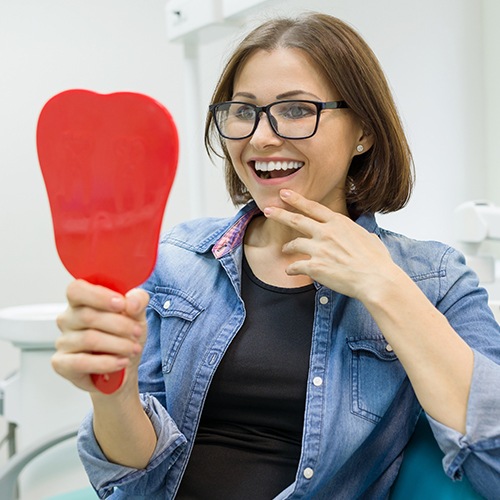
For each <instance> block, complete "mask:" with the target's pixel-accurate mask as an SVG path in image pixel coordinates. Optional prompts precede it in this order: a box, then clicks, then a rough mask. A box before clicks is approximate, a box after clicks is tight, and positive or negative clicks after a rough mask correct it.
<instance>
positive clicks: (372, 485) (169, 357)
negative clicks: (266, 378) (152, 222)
mask: <svg viewBox="0 0 500 500" xmlns="http://www.w3.org/2000/svg"><path fill="white" fill-rule="evenodd" d="M256 214H258V209H257V208H256V206H255V205H254V204H253V203H250V204H248V205H246V206H245V207H243V208H242V210H240V212H239V213H238V214H237V216H236V217H235V218H233V219H232V220H227V219H212V218H207V219H200V220H196V221H191V222H188V223H185V224H182V225H179V226H177V227H175V228H174V229H173V230H171V231H170V232H169V233H168V234H166V235H165V236H164V237H163V238H162V240H161V242H160V247H159V254H158V260H157V264H156V268H155V270H154V272H153V274H152V275H151V276H150V278H149V279H148V281H147V282H146V283H145V284H144V285H143V286H144V288H145V289H146V290H147V291H148V292H149V294H150V303H149V306H148V309H147V318H148V327H149V329H148V340H147V343H146V345H145V348H144V353H143V357H142V361H141V365H140V368H139V380H140V382H139V384H140V392H141V398H142V402H143V406H144V410H145V412H146V414H147V415H148V416H149V417H150V419H151V421H152V424H153V426H154V428H155V431H156V433H157V436H158V442H157V447H156V450H155V452H154V454H153V456H152V459H151V461H150V463H149V464H148V466H147V467H146V468H145V469H131V468H128V467H123V466H120V465H116V464H113V463H110V462H108V461H107V460H106V458H105V456H104V455H103V453H102V451H101V450H100V448H99V446H98V444H97V442H96V440H95V437H94V434H93V431H92V415H91V414H90V415H89V416H88V417H87V418H86V419H85V421H84V422H83V424H82V426H81V429H80V433H79V440H78V447H79V452H80V456H81V458H82V461H83V463H84V466H85V468H86V470H87V473H88V475H89V478H90V480H91V483H92V484H93V486H94V488H95V489H96V491H97V493H98V495H99V496H100V498H107V497H108V496H109V497H111V498H113V499H115V498H116V499H121V498H127V499H130V498H147V499H149V500H154V499H158V500H160V499H162V500H165V499H172V498H174V497H175V493H176V491H177V489H178V487H179V484H180V481H181V479H182V474H183V471H184V470H185V468H186V465H187V462H188V460H189V456H190V452H191V449H192V446H193V443H194V439H195V435H196V431H197V426H198V423H199V420H200V416H201V412H202V409H203V403H204V400H205V397H206V395H207V391H208V388H209V385H210V381H211V379H212V377H213V375H214V372H215V370H216V369H217V366H218V364H219V362H220V360H221V358H222V356H224V352H225V351H226V349H227V348H228V346H229V344H230V342H231V340H232V339H233V338H234V336H235V335H236V334H237V333H238V330H239V329H240V327H241V325H242V324H243V321H244V318H245V305H244V303H243V301H242V299H241V296H240V284H241V268H242V253H243V246H242V242H243V236H244V233H245V229H246V227H247V225H248V223H249V221H250V220H251V218H252V217H254V216H255V215H256ZM356 222H357V223H358V224H359V225H361V226H362V227H364V228H365V229H366V230H368V231H370V232H372V233H375V234H377V235H378V236H379V238H380V239H381V240H382V242H383V243H384V244H385V245H386V247H387V248H388V249H389V251H390V253H391V255H392V258H393V260H394V261H395V263H396V264H397V265H399V266H400V267H401V268H402V269H403V270H404V271H405V272H406V273H407V274H408V275H409V276H410V277H411V278H412V279H413V281H414V282H415V283H416V284H417V285H418V286H419V287H420V289H421V290H422V291H423V293H424V294H425V295H426V296H427V297H428V299H429V300H430V301H431V302H432V303H433V304H434V305H435V306H436V308H437V309H438V310H439V311H441V313H443V314H444V315H445V316H446V317H447V319H448V321H449V322H450V324H451V326H452V327H453V328H454V329H455V331H456V332H457V333H458V334H459V335H460V336H461V337H462V338H464V339H465V341H466V342H467V343H468V344H469V345H470V346H471V347H472V348H473V351H474V370H473V380H472V389H471V393H470V397H469V404H468V413H467V423H466V434H465V435H461V434H459V433H458V432H456V431H454V430H453V429H450V428H448V427H446V426H444V425H442V424H441V423H439V422H436V421H434V420H433V419H432V418H431V417H428V419H429V421H430V424H431V427H432V430H433V432H434V435H435V437H436V439H437V441H438V443H439V445H440V447H441V448H442V450H443V451H444V453H445V456H444V459H443V466H444V469H445V472H446V473H447V474H448V475H449V476H450V477H452V478H454V479H459V478H460V477H461V475H462V474H463V473H465V474H466V475H467V477H468V478H469V480H470V482H471V483H472V484H473V485H474V486H475V488H476V489H477V490H478V491H479V492H480V493H481V494H482V495H483V496H485V497H486V498H498V496H496V497H495V495H498V492H499V491H500V390H499V387H500V364H499V363H500V327H499V325H498V324H497V323H496V321H495V320H494V317H493V315H492V313H491V311H490V309H489V307H488V305H487V293H486V291H485V290H484V289H482V288H480V287H478V280H477V277H476V275H475V274H474V273H473V272H472V271H471V270H470V269H469V268H467V267H466V265H465V262H464V258H463V256H462V255H461V254H460V253H459V252H457V251H456V250H454V249H452V248H450V247H448V246H445V245H443V244H441V243H437V242H420V241H415V240H411V239H409V238H406V237H404V236H401V235H398V234H395V233H392V232H389V231H386V230H383V229H381V228H379V227H378V226H377V223H376V221H375V218H374V216H373V215H371V214H365V215H362V216H361V217H359V218H358V220H357V221H356ZM315 287H316V302H315V312H314V326H313V333H312V348H311V354H310V364H309V376H308V385H307V394H306V409H305V418H304V429H303V439H302V452H301V457H300V462H299V466H298V470H297V475H296V480H295V481H294V483H293V484H291V485H290V486H289V487H288V488H286V489H285V490H284V491H283V492H282V493H280V494H279V495H278V496H277V497H276V500H281V499H289V500H291V499H299V498H300V499H303V498H312V499H331V498H339V499H342V498H345V499H351V498H370V499H373V498H375V499H377V498H387V496H388V494H389V492H390V487H391V485H392V483H393V482H394V480H395V478H396V476H397V472H398V470H399V466H400V463H401V460H402V453H403V450H404V447H405V446H406V444H407V442H408V440H409V439H410V437H411V434H412V432H413V430H414V427H415V424H416V421H417V419H418V417H419V414H420V412H421V407H420V406H419V404H418V402H417V400H416V397H415V394H414V392H413V390H412V387H411V385H410V383H409V381H408V378H407V376H406V374H405V371H404V369H403V366H402V365H401V363H400V362H399V360H398V358H397V356H396V353H395V352H394V351H393V350H392V348H391V347H390V346H389V345H388V343H387V341H386V340H385V339H384V336H383V335H382V333H381V331H380V329H379V328H378V327H377V325H376V323H375V321H374V320H373V318H372V317H371V316H370V314H369V313H368V311H367V310H366V309H365V307H364V306H363V304H362V303H361V302H360V301H358V300H356V299H352V298H349V297H346V296H344V295H341V294H339V293H336V292H334V291H333V290H331V289H329V288H327V287H325V286H322V285H321V284H319V283H315Z"/></svg>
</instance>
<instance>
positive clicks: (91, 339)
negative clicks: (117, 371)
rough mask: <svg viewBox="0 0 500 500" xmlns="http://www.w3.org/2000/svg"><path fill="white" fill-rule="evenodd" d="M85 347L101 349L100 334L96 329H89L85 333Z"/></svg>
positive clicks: (86, 349)
mask: <svg viewBox="0 0 500 500" xmlns="http://www.w3.org/2000/svg"><path fill="white" fill-rule="evenodd" d="M82 342H83V348H84V350H85V351H96V350H99V345H100V343H101V342H100V335H99V333H98V332H96V331H95V330H88V331H86V332H85V335H83V340H82Z"/></svg>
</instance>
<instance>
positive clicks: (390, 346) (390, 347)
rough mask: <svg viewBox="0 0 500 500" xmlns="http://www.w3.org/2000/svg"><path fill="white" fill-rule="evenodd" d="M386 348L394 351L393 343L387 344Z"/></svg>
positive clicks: (388, 350)
mask: <svg viewBox="0 0 500 500" xmlns="http://www.w3.org/2000/svg"><path fill="white" fill-rule="evenodd" d="M385 350H386V351H387V352H392V351H394V349H393V348H392V345H391V344H387V345H386V346H385Z"/></svg>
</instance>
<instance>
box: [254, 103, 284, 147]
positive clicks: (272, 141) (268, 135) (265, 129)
mask: <svg viewBox="0 0 500 500" xmlns="http://www.w3.org/2000/svg"><path fill="white" fill-rule="evenodd" d="M270 119H271V120H275V118H274V117H273V116H271V117H269V116H268V115H267V114H266V113H264V112H262V113H261V115H260V119H259V122H258V123H257V128H256V129H255V131H254V133H253V135H252V137H251V138H250V142H251V143H252V144H253V145H254V146H257V147H265V146H267V145H279V144H281V143H282V142H283V139H282V138H281V137H280V136H279V135H277V134H276V133H275V132H274V130H273V128H272V127H271V124H270V123H269V120H270Z"/></svg>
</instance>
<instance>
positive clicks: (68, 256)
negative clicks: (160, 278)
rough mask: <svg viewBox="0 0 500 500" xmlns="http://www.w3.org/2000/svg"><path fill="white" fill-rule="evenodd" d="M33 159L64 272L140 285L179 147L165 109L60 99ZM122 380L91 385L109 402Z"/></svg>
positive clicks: (118, 286)
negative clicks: (40, 179)
mask: <svg viewBox="0 0 500 500" xmlns="http://www.w3.org/2000/svg"><path fill="white" fill-rule="evenodd" d="M37 150H38V159H39V162H40V167H41V170H42V175H43V178H44V181H45V187H46V189H47V194H48V198H49V204H50V210H51V214H52V222H53V227H54V235H55V241H56V247H57V251H58V254H59V257H60V258H61V261H62V263H63V264H64V266H65V267H66V269H67V270H68V271H69V272H70V273H71V274H72V275H73V276H74V277H75V278H82V279H85V280H87V281H89V282H91V283H94V284H98V285H103V286H106V287H108V288H111V289H113V290H115V291H117V292H119V293H122V294H124V293H126V292H127V291H129V290H130V289H131V288H134V287H136V286H137V285H139V284H141V283H142V282H144V281H145V280H146V279H147V278H148V276H149V275H150V274H151V272H152V270H153V267H154V264H155V261H156V255H157V246H158V238H159V233H160V229H161V222H162V218H163V213H164V210H165V205H166V203H167V199H168V195H169V193H170V188H171V187H172V183H173V181H174V177H175V172H176V169H177V159H178V150H179V141H178V135H177V129H176V127H175V123H174V121H173V119H172V116H171V115H170V113H169V112H168V111H167V109H165V108H164V107H163V106H162V105H161V104H160V103H158V102H157V101H155V100H154V99H152V98H150V97H147V96H145V95H142V94H136V93H132V92H118V93H114V94H107V95H103V94H97V93H95V92H90V91H87V90H67V91H65V92H62V93H60V94H57V95H55V96H54V97H52V98H51V99H50V100H49V101H48V102H47V103H46V104H45V106H44V107H43V109H42V111H41V113H40V117H39V120H38V127H37ZM124 374H125V372H124V370H121V371H119V372H115V373H111V374H106V375H92V380H93V382H94V384H95V386H96V388H97V389H99V390H100V391H101V392H103V393H105V394H111V393H113V392H114V391H116V390H117V389H118V388H119V387H120V386H121V384H122V382H123V378H124Z"/></svg>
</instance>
